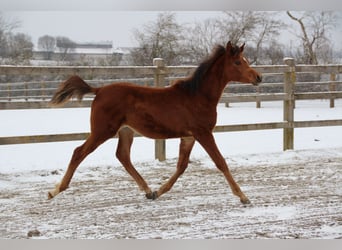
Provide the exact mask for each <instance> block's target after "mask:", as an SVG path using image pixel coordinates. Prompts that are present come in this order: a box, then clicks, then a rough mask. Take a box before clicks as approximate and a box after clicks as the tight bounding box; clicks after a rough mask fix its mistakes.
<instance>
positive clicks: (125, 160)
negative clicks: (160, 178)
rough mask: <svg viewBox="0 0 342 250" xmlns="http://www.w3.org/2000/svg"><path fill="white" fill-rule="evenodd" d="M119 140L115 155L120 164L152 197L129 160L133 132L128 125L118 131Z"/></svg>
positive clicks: (147, 194)
mask: <svg viewBox="0 0 342 250" xmlns="http://www.w3.org/2000/svg"><path fill="white" fill-rule="evenodd" d="M118 134H119V142H118V147H117V150H116V157H117V158H118V159H119V161H120V162H121V164H122V165H123V166H124V168H125V169H126V171H127V172H128V173H129V174H130V175H131V176H132V177H133V179H134V180H135V182H136V183H137V184H138V186H139V188H140V189H141V190H144V191H145V193H146V196H147V197H148V198H149V197H152V195H153V193H152V191H151V189H150V187H149V186H148V185H147V183H146V181H145V180H144V178H142V177H141V175H140V174H139V173H138V171H137V170H136V169H135V168H134V166H133V164H132V162H131V157H130V153H131V146H132V143H133V136H134V132H133V130H131V129H130V128H128V127H125V128H122V129H121V130H120V131H119V133H118Z"/></svg>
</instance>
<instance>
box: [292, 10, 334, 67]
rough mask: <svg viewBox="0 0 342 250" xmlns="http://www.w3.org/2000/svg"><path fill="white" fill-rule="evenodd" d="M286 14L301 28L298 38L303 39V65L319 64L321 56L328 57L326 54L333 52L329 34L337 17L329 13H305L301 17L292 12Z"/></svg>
mask: <svg viewBox="0 0 342 250" xmlns="http://www.w3.org/2000/svg"><path fill="white" fill-rule="evenodd" d="M286 13H287V15H288V16H289V17H290V18H291V19H292V20H293V21H295V22H297V23H298V24H299V26H300V34H298V37H299V38H300V39H301V44H302V50H303V53H302V55H303V56H302V61H301V63H305V64H318V62H319V59H322V57H321V56H322V55H323V54H324V55H325V56H326V55H327V54H326V52H327V51H330V50H331V45H330V41H329V38H328V35H329V34H328V32H329V29H331V28H332V27H333V26H334V23H335V20H336V16H335V15H334V13H333V12H329V11H321V12H304V13H303V14H302V15H301V17H298V16H295V15H293V14H292V13H291V12H290V11H287V12H286ZM298 15H300V13H298ZM324 60H329V59H327V58H325V59H324Z"/></svg>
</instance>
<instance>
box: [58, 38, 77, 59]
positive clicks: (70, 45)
mask: <svg viewBox="0 0 342 250" xmlns="http://www.w3.org/2000/svg"><path fill="white" fill-rule="evenodd" d="M75 47H76V43H75V42H74V41H72V40H71V39H70V38H68V37H64V36H59V37H57V38H56V48H57V51H58V52H59V53H60V60H61V61H65V60H68V58H67V56H68V53H70V52H71V51H72V50H73V49H74V48H75Z"/></svg>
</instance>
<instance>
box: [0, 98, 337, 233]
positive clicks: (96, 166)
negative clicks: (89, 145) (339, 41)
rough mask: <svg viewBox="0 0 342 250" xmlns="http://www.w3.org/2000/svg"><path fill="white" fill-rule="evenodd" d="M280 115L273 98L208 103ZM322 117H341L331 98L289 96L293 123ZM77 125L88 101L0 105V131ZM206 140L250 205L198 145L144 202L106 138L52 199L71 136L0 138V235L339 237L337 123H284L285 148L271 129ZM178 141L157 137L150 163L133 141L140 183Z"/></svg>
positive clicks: (164, 166)
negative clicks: (288, 140)
mask: <svg viewBox="0 0 342 250" xmlns="http://www.w3.org/2000/svg"><path fill="white" fill-rule="evenodd" d="M282 114H283V112H282V103H281V102H264V103H262V108H261V109H256V108H255V104H254V103H238V104H231V107H230V108H225V107H224V106H223V105H219V107H218V123H217V124H218V125H225V124H243V123H252V122H278V121H282ZM325 119H342V100H338V101H336V107H335V108H333V109H330V108H329V102H328V101H302V102H300V101H298V102H297V103H296V109H295V120H325ZM88 131H89V109H88V108H78V109H46V110H44V109H41V110H1V111H0V137H1V136H19V135H38V134H57V133H71V132H88ZM215 137H216V140H217V144H218V146H219V148H220V150H221V152H222V154H223V155H224V156H225V157H226V159H227V162H228V164H229V165H230V167H231V169H232V172H233V175H234V176H235V177H236V179H237V181H238V182H239V183H240V185H241V188H242V189H243V190H245V192H246V193H247V195H248V196H249V198H250V199H251V200H252V203H253V206H251V207H247V208H245V207H241V205H239V203H238V199H237V198H236V197H233V196H232V195H231V193H230V192H229V188H228V185H227V183H226V182H225V180H224V178H222V177H221V176H220V174H218V172H217V170H216V168H215V167H214V165H213V163H212V162H211V160H210V159H209V158H208V157H207V155H206V153H205V152H204V150H203V149H202V148H201V147H200V146H199V145H198V144H196V145H195V147H194V150H193V152H192V155H191V160H192V163H191V164H190V167H189V170H187V171H186V172H185V174H184V175H183V176H182V177H181V178H180V179H179V180H178V182H177V183H176V184H175V186H174V188H173V189H172V190H171V191H170V192H169V193H167V194H165V196H162V197H161V198H160V199H158V200H157V201H155V202H150V201H146V200H145V199H144V198H143V194H142V193H141V191H139V190H138V188H137V187H136V184H135V183H134V182H133V181H132V180H131V179H130V177H129V176H128V175H127V174H126V172H125V171H124V170H123V169H122V167H121V166H120V163H119V162H118V161H117V160H116V159H115V156H114V152H115V148H116V142H117V140H116V139H112V140H109V141H107V142H106V143H104V144H103V145H101V146H100V147H99V148H98V149H97V150H96V151H95V152H94V153H93V154H91V155H90V156H88V158H87V159H86V160H85V161H84V162H83V163H82V164H81V167H80V168H79V169H78V170H77V173H76V174H75V177H74V179H73V181H72V183H71V187H70V189H68V191H66V192H65V193H63V194H61V195H59V196H57V197H56V198H55V199H54V200H53V201H52V202H48V201H46V191H47V190H49V189H51V188H52V187H53V185H54V183H56V182H58V181H59V180H60V179H61V177H62V175H63V172H64V170H65V168H66V166H67V164H68V162H69V159H70V157H71V154H72V151H73V149H74V148H75V147H76V146H78V145H80V144H81V143H82V142H81V141H75V142H56V143H38V144H23V145H7V146H0V190H1V192H0V193H1V195H0V207H1V208H0V223H1V225H0V238H23V237H26V233H27V232H28V231H30V230H31V229H37V230H39V231H40V236H39V237H41V238H122V237H128V238H130V237H134V238H240V237H241V238H341V237H342V216H341V214H342V185H341V184H340V183H342V127H341V126H336V127H320V128H303V129H295V150H292V151H286V152H283V151H282V130H280V129H279V130H263V131H250V132H230V133H217V134H215ZM178 143H179V140H168V141H167V145H166V151H167V158H168V160H167V161H166V162H165V163H159V162H157V161H155V160H153V158H154V155H153V154H154V144H153V140H150V139H145V138H135V142H134V144H133V148H132V159H133V162H134V164H135V165H136V166H137V169H138V171H140V172H141V174H142V175H143V176H144V177H146V180H147V181H148V182H149V183H150V182H151V187H152V189H156V188H158V187H159V186H160V184H161V183H163V182H165V181H166V179H167V178H168V177H169V176H171V174H172V173H173V172H174V165H175V164H176V157H177V153H178ZM170 166H172V167H170ZM203 177H204V178H203ZM158 178H159V179H158ZM203 181H204V182H203ZM111 183H114V186H113V185H112V184H111ZM24 191H25V192H24ZM80 194H82V195H81V196H80ZM177 197H178V199H177ZM179 197H181V199H183V200H179ZM67 204H68V206H71V207H68V206H66V207H65V205H67ZM70 209H71V210H70ZM78 209H79V210H78ZM82 209H83V210H82ZM80 211H82V212H80ZM176 211H178V212H177V213H175V212H176ZM223 213H224V214H225V215H224V216H223V217H219V216H222V214H223ZM140 215H141V216H140ZM11 216H12V217H11ZM14 217H15V218H16V219H13V220H12V219H11V218H14ZM147 218H149V220H150V221H147ZM115 220H117V221H115ZM244 220H245V223H244V222H243V221H244ZM241 223H242V224H241ZM239 227H241V231H240V232H239V230H238V229H237V228H239ZM115 230H121V231H120V232H119V231H115Z"/></svg>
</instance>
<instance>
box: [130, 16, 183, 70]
mask: <svg viewBox="0 0 342 250" xmlns="http://www.w3.org/2000/svg"><path fill="white" fill-rule="evenodd" d="M181 31H182V30H181V26H180V25H179V24H177V23H176V20H175V14H174V13H170V12H165V13H161V14H159V15H158V17H157V20H156V21H155V22H150V23H148V24H146V25H144V27H143V29H142V30H135V32H134V37H135V39H136V41H137V42H138V44H139V47H138V48H137V49H135V50H133V51H132V61H133V63H134V64H136V65H150V64H151V62H152V60H153V58H156V57H161V58H164V60H165V61H166V63H167V64H169V65H172V64H178V63H179V62H180V53H179V48H180V46H179V43H180V41H181V40H182V35H181V33H182V32H181Z"/></svg>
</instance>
